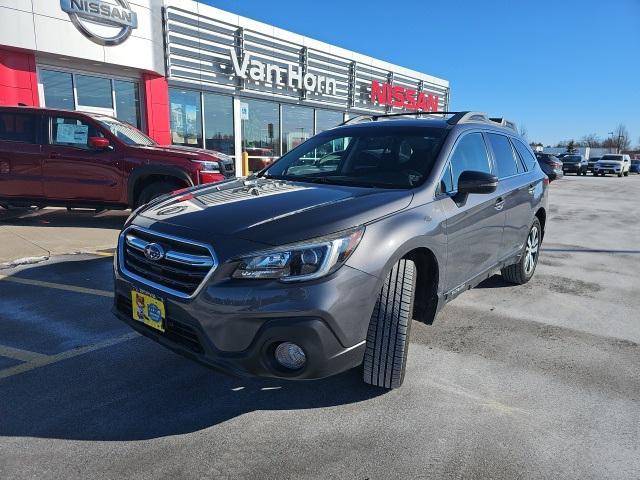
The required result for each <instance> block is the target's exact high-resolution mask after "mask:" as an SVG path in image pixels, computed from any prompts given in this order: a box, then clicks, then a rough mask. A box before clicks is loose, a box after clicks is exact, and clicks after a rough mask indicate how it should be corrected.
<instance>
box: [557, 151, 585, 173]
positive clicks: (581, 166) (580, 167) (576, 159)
mask: <svg viewBox="0 0 640 480" xmlns="http://www.w3.org/2000/svg"><path fill="white" fill-rule="evenodd" d="M588 168H589V167H588V162H587V159H586V158H584V155H576V154H570V155H565V156H563V157H562V171H563V172H564V173H565V174H566V173H575V174H576V175H586V174H587V169H588Z"/></svg>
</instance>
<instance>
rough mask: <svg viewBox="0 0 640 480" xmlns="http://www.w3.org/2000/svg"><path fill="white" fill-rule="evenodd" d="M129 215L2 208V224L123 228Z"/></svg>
mask: <svg viewBox="0 0 640 480" xmlns="http://www.w3.org/2000/svg"><path fill="white" fill-rule="evenodd" d="M128 215H129V211H128V210H112V211H105V212H101V213H96V212H95V211H92V210H72V211H71V212H69V211H67V210H66V209H57V208H56V209H49V208H45V209H42V210H25V209H19V210H4V209H2V208H0V226H1V225H17V226H38V227H77V228H106V229H121V228H122V226H123V225H124V222H125V221H126V219H127V217H128Z"/></svg>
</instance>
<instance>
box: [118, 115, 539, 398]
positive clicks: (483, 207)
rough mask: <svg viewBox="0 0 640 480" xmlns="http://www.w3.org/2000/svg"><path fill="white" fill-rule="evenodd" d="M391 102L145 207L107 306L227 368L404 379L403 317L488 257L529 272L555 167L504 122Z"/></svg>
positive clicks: (521, 277)
mask: <svg viewBox="0 0 640 480" xmlns="http://www.w3.org/2000/svg"><path fill="white" fill-rule="evenodd" d="M413 115H415V113H413ZM397 118H398V117H394V119H393V120H390V121H363V122H360V123H350V124H346V125H343V126H340V127H337V128H333V129H330V130H327V131H324V132H322V133H320V134H318V135H316V136H315V137H312V138H311V139H309V140H308V141H306V142H305V143H303V144H302V145H300V146H298V147H297V148H295V149H293V150H291V151H290V152H288V153H286V154H285V155H284V156H282V157H281V158H280V159H279V160H277V161H276V162H275V163H274V164H273V165H271V166H270V167H269V168H267V169H266V170H264V171H263V172H261V173H260V174H259V175H254V176H251V177H249V178H246V179H237V180H229V181H225V182H222V183H219V184H217V185H215V186H212V187H206V186H205V187H194V188H191V189H188V190H187V191H184V192H180V193H177V194H174V195H170V196H166V197H163V198H160V199H157V200H155V201H154V202H152V203H151V204H149V205H145V206H143V207H142V208H140V209H138V210H137V211H136V212H134V214H132V216H131V217H130V219H129V220H128V222H127V223H126V225H125V227H124V229H123V231H122V233H121V234H120V237H119V242H118V249H117V258H116V269H115V284H114V285H115V300H114V313H115V314H116V315H117V316H118V317H119V318H120V319H122V320H123V321H124V322H126V323H127V324H129V325H130V326H131V327H133V328H134V329H135V330H137V331H138V332H140V333H142V334H143V335H146V336H147V337H149V338H151V339H153V340H155V341H157V342H159V343H161V344H162V345H164V346H166V347H168V348H170V349H172V350H174V351H176V352H178V353H181V354H183V355H185V356H187V357H190V358H192V359H194V360H197V361H199V362H202V363H203V364H205V365H209V366H211V367H214V368H218V369H222V370H224V371H228V372H232V373H236V374H240V375H258V376H264V377H279V378H288V379H310V378H321V377H326V376H328V375H332V374H336V373H339V372H342V371H345V370H347V369H350V368H353V367H356V366H358V365H363V370H362V371H363V378H364V381H365V382H366V383H369V384H372V385H377V386H380V387H384V388H394V387H399V386H400V385H401V384H402V381H403V377H404V372H405V366H406V362H407V348H408V340H409V330H410V328H411V322H412V319H413V320H416V321H420V322H424V323H427V324H430V323H432V322H433V320H434V318H435V315H436V312H438V311H439V310H440V309H441V308H442V307H443V306H444V305H445V304H446V303H447V302H449V301H451V300H452V299H454V298H455V297H457V296H458V295H459V294H460V293H462V292H464V291H466V290H468V289H469V288H472V287H474V286H475V285H477V284H478V283H480V282H481V281H482V280H484V279H486V278H488V277H489V276H491V275H493V274H494V272H495V271H496V270H501V272H502V275H503V277H504V279H505V280H506V281H508V282H510V283H515V284H523V283H526V282H528V281H529V280H530V279H531V277H532V276H533V274H534V271H535V268H536V264H537V261H538V255H539V252H540V244H541V242H542V239H543V236H544V228H545V223H546V218H547V211H548V193H547V192H548V183H549V180H548V178H547V176H546V175H545V174H544V172H543V171H542V170H541V169H540V167H539V165H538V162H537V161H536V157H535V155H534V154H533V152H532V151H531V149H530V147H529V146H528V145H527V142H526V141H525V140H523V139H522V137H520V136H519V135H518V133H517V132H516V130H515V129H512V128H506V127H503V126H501V125H502V124H507V123H506V122H504V121H503V122H501V123H496V122H493V121H491V120H489V119H488V118H487V116H486V115H484V114H481V113H478V112H462V113H458V114H456V115H454V116H452V117H450V118H448V119H415V118H414V119H406V118H405V119H397ZM318 152H322V153H320V154H319V153H318ZM310 158H312V159H314V160H313V162H309V159H310ZM336 159H337V160H338V161H336ZM131 364H132V365H135V360H134V359H131Z"/></svg>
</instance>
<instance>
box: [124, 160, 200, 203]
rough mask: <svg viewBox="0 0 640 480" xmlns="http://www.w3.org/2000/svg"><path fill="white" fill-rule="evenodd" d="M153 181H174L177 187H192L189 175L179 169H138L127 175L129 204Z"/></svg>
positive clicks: (134, 201)
mask: <svg viewBox="0 0 640 480" xmlns="http://www.w3.org/2000/svg"><path fill="white" fill-rule="evenodd" d="M154 182H168V183H174V184H175V185H176V186H177V187H192V186H193V182H192V181H191V179H190V178H189V176H188V175H187V174H186V173H185V172H183V171H182V170H180V169H171V168H170V169H155V168H154V169H139V170H137V171H136V172H135V173H133V174H132V175H131V176H130V177H129V192H128V201H129V205H135V203H136V202H137V200H138V197H139V196H140V192H142V190H144V188H145V187H147V186H149V185H151V184H152V183H154Z"/></svg>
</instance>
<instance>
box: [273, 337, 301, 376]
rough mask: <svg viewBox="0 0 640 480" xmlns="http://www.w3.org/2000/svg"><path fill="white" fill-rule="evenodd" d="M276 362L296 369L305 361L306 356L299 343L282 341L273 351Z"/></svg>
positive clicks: (290, 368)
mask: <svg viewBox="0 0 640 480" xmlns="http://www.w3.org/2000/svg"><path fill="white" fill-rule="evenodd" d="M274 356H275V357H276V360H277V362H278V363H279V364H280V365H282V366H283V367H285V368H288V369H289V370H298V369H300V368H302V367H304V364H305V363H307V356H306V355H305V354H304V350H302V348H301V347H300V346H299V345H296V344H295V343H291V342H284V343H281V344H280V345H278V347H277V348H276V351H275V353H274Z"/></svg>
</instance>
